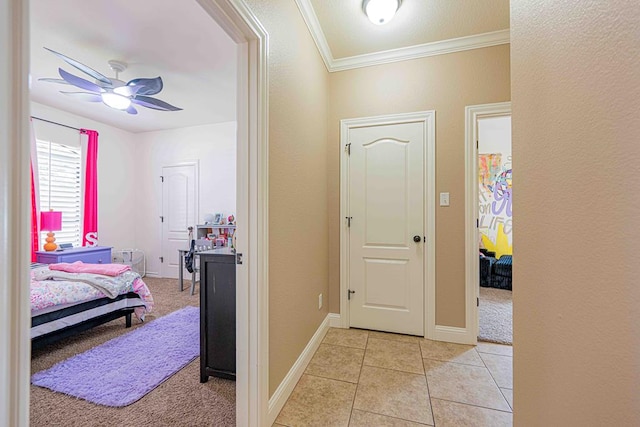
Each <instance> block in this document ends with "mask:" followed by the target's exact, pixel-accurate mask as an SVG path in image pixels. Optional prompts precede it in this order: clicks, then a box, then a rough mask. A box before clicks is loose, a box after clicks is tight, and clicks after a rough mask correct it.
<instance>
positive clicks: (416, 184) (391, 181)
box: [348, 122, 427, 335]
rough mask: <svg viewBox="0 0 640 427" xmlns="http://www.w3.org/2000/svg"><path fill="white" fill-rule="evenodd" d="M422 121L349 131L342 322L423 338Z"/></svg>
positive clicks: (423, 175)
mask: <svg viewBox="0 0 640 427" xmlns="http://www.w3.org/2000/svg"><path fill="white" fill-rule="evenodd" d="M426 138H427V135H426V130H425V125H424V122H408V123H399V124H387V125H374V126H368V127H358V128H351V129H349V139H348V141H349V143H350V144H351V145H350V155H349V157H348V158H349V173H348V179H349V185H348V188H349V196H348V203H349V217H350V219H348V220H349V221H350V227H349V289H348V291H349V298H350V299H349V326H351V327H357V328H366V329H374V330H380V331H387V332H397V333H404V334H411V335H424V325H425V321H424V300H425V298H424V292H425V286H424V277H425V273H424V260H425V256H424V255H425V254H424V251H425V243H424V241H425V176H426V175H425V146H426Z"/></svg>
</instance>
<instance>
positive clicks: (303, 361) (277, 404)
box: [237, 314, 330, 426]
mask: <svg viewBox="0 0 640 427" xmlns="http://www.w3.org/2000/svg"><path fill="white" fill-rule="evenodd" d="M329 316H330V314H328V315H327V316H326V317H325V318H324V320H323V321H322V323H321V324H320V326H318V329H317V330H316V333H315V334H313V336H312V337H311V339H310V340H309V342H308V343H307V346H306V347H305V348H304V350H302V353H300V356H298V359H297V360H296V362H295V363H294V364H293V366H292V367H291V369H289V372H288V373H287V375H286V376H285V377H284V379H283V380H282V382H281V383H280V385H279V386H278V388H277V389H276V391H275V392H274V393H273V396H271V399H269V417H268V419H267V421H268V422H267V424H266V425H268V426H270V425H272V424H273V423H274V422H275V420H276V417H277V416H278V414H279V413H280V411H281V410H282V407H283V406H284V404H285V403H287V399H289V396H291V392H293V389H294V388H295V386H296V384H297V383H298V381H299V380H300V377H301V376H302V374H304V371H305V369H307V365H309V362H310V361H311V358H312V357H313V355H314V354H315V352H316V350H318V347H319V346H320V343H321V342H322V340H323V339H324V336H325V334H326V333H327V331H328V330H329V322H330V319H329ZM237 425H239V424H237Z"/></svg>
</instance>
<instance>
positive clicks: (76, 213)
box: [36, 140, 82, 246]
mask: <svg viewBox="0 0 640 427" xmlns="http://www.w3.org/2000/svg"><path fill="white" fill-rule="evenodd" d="M36 142H37V151H38V175H39V177H38V184H39V192H40V210H41V211H47V210H50V209H53V210H54V211H60V212H62V230H60V231H56V232H55V237H56V243H57V244H60V243H72V244H73V246H80V245H81V244H82V238H81V233H82V224H81V223H80V221H81V218H82V216H81V209H82V205H81V193H82V187H81V182H82V181H81V171H82V165H81V158H82V155H81V154H82V153H81V151H80V147H73V146H68V145H63V144H58V143H56V142H48V141H39V140H38V141H36ZM46 237H47V233H46V231H45V232H42V233H41V236H40V241H41V242H44V239H45V238H46Z"/></svg>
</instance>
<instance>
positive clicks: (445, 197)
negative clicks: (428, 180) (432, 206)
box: [440, 193, 449, 206]
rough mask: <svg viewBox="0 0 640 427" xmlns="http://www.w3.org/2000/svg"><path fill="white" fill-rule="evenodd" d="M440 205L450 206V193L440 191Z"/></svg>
mask: <svg viewBox="0 0 640 427" xmlns="http://www.w3.org/2000/svg"><path fill="white" fill-rule="evenodd" d="M440 206H449V193H440Z"/></svg>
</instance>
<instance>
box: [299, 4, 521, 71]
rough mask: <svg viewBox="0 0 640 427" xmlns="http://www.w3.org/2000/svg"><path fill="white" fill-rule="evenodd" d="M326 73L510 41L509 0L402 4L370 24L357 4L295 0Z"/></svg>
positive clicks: (360, 6) (360, 5)
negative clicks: (387, 16)
mask: <svg viewBox="0 0 640 427" xmlns="http://www.w3.org/2000/svg"><path fill="white" fill-rule="evenodd" d="M296 3H297V4H298V7H299V8H300V11H301V12H302V15H303V17H304V19H305V22H306V23H307V25H308V26H309V29H310V31H311V33H312V35H313V37H314V39H315V41H316V44H317V45H318V48H319V50H320V52H321V54H322V56H323V59H324V61H325V63H326V65H327V68H328V69H329V71H341V70H343V69H349V68H357V67H362V66H369V65H375V64H377V63H384V62H392V61H400V60H406V59H413V58H417V57H421V56H431V55H437V54H444V53H451V52H455V51H460V50H467V49H474V48H478V47H487V46H493V45H497V44H506V43H509V0H403V1H402V4H401V6H400V8H399V9H398V12H397V13H396V16H395V17H394V18H393V19H392V20H391V21H389V22H388V23H387V24H385V25H374V24H372V23H371V22H370V21H369V19H368V18H367V17H366V15H365V14H364V12H363V10H362V0H296Z"/></svg>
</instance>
